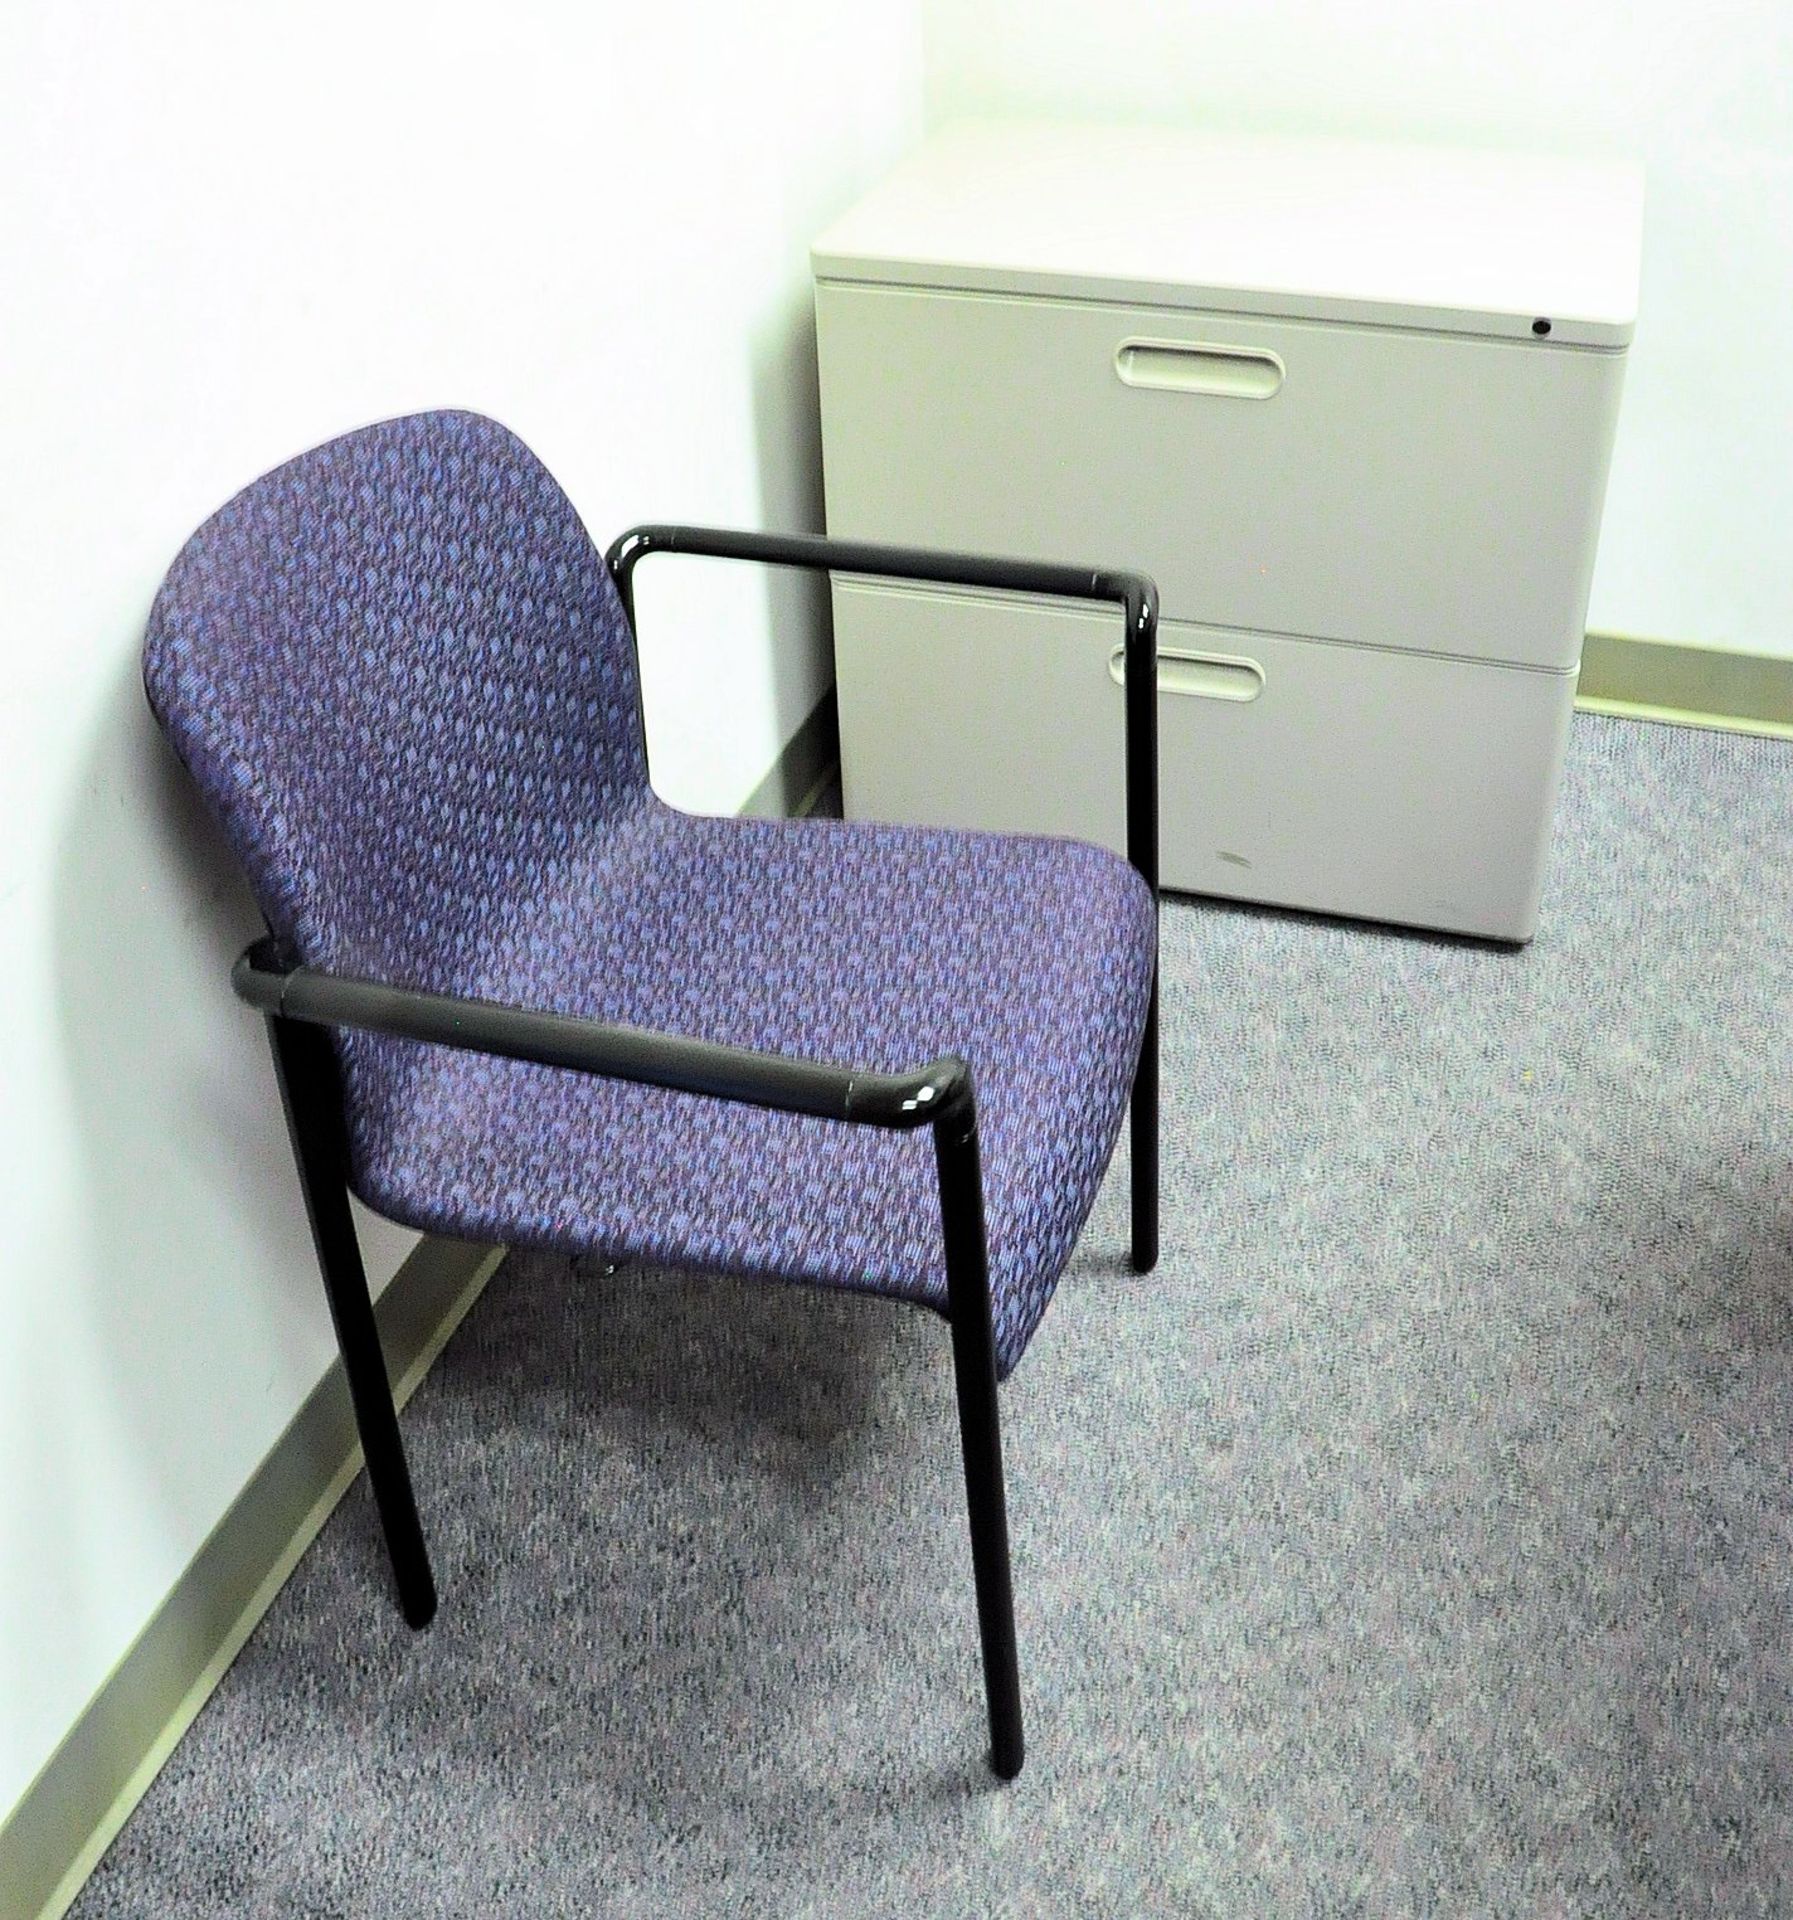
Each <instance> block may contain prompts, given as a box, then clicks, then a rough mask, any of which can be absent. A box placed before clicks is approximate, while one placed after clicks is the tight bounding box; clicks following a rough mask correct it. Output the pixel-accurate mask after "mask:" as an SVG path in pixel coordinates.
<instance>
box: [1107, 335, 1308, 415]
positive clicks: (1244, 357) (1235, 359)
mask: <svg viewBox="0 0 1793 1920" xmlns="http://www.w3.org/2000/svg"><path fill="white" fill-rule="evenodd" d="M1114 370H1115V372H1116V373H1118V374H1119V375H1120V376H1121V378H1122V379H1123V380H1125V381H1126V383H1127V385H1128V386H1130V387H1161V388H1164V389H1165V390H1166V391H1168V392H1172V393H1214V394H1220V395H1222V396H1223V397H1225V398H1227V399H1230V400H1268V399H1269V398H1270V396H1271V395H1272V394H1273V393H1275V392H1276V390H1277V389H1278V388H1279V387H1280V386H1281V385H1282V381H1283V363H1282V360H1281V358H1280V357H1279V356H1278V355H1277V354H1274V353H1271V352H1270V351H1269V350H1268V349H1267V348H1263V347H1213V346H1207V345H1204V344H1203V343H1202V342H1200V341H1191V340H1123V341H1122V342H1121V344H1120V345H1119V346H1118V347H1116V348H1115V350H1114Z"/></svg>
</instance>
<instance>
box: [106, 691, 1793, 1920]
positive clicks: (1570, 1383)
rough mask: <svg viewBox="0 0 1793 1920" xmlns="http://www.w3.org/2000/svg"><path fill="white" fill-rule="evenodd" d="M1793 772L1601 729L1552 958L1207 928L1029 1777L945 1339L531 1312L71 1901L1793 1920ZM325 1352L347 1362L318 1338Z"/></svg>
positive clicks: (1708, 741)
mask: <svg viewBox="0 0 1793 1920" xmlns="http://www.w3.org/2000/svg"><path fill="white" fill-rule="evenodd" d="M1790 874H1793V748H1790V747H1788V746H1787V745H1785V744H1783V743H1779V742H1771V741H1756V740H1745V739H1738V738H1734V737H1726V736H1720V735H1715V734H1702V733H1696V732H1691V731H1684V730H1678V729H1673V728H1663V727H1651V726H1643V725H1637V724H1627V723H1623V722H1617V721H1607V720H1597V719H1590V718H1586V717H1583V718H1580V719H1578V721H1577V723H1576V726H1575V734H1574V743H1573V747H1572V751H1571V758H1570V764H1569V770H1568V775H1567V784H1566V789H1565V792H1564V796H1563V803H1562V814H1561V824H1560V831H1559V837H1558V840H1557V848H1556V857H1555V862H1554V867H1553V874H1552V879H1551V882H1550V887H1549V892H1548V897H1547V901H1546V906H1545V913H1544V921H1543V928H1542V931H1541V932H1540V934H1539V936H1538V938H1537V940H1536V942H1535V943H1534V944H1533V945H1532V946H1531V947H1530V948H1529V949H1527V950H1526V951H1524V952H1513V951H1506V950H1495V949H1492V948H1489V947H1487V946H1484V945H1479V944H1476V943H1474V942H1468V941H1457V940H1447V939H1438V938H1430V937H1426V936H1423V935H1417V934H1402V933H1396V932H1388V931H1379V930H1375V929H1370V928H1364V927H1358V926H1347V925H1341V924H1335V923H1329V922H1325V921H1319V920H1313V919H1307V918H1303V917H1301V916H1299V915H1294V914H1282V913H1272V912H1262V911H1254V910H1252V909H1249V908H1235V907H1223V906H1218V905H1206V904H1201V903H1197V902H1192V901H1175V902H1171V903H1169V904H1168V905H1167V908H1166V911H1165V916H1164V1013H1165V1022H1166V1027H1165V1072H1164V1087H1165V1096H1166V1106H1165V1221H1164V1247H1165V1253H1164V1260H1163V1264H1162V1266H1161V1267H1160V1268H1159V1270H1158V1271H1157V1272H1156V1273H1155V1274H1153V1275H1151V1276H1149V1277H1147V1278H1139V1277H1137V1276H1135V1275H1133V1274H1131V1273H1129V1272H1128V1271H1127V1268H1126V1265H1125V1258H1124V1256H1125V1201H1126V1181H1125V1162H1124V1148H1123V1158H1122V1159H1121V1160H1120V1161H1117V1163H1116V1166H1115V1169H1114V1171H1113V1172H1112V1174H1111V1175H1110V1178H1109V1181H1108V1184H1107V1187H1106V1188H1105V1190H1104V1193H1103V1196H1102V1198H1101V1200H1100V1202H1099V1203H1098V1206H1097V1210H1096V1214H1095V1216H1094V1218H1093V1219H1092V1221H1091V1223H1090V1226H1089V1228H1088V1230H1087V1232H1086V1233H1085V1236H1084V1239H1083V1242H1082V1245H1081V1247H1080V1250H1079V1252H1078V1254H1077V1256H1076V1260H1075V1263H1074V1265H1073V1266H1072V1268H1071V1271H1070V1273H1069V1274H1068V1275H1067V1277H1066V1279H1065V1282H1064V1284H1063V1286H1062V1287H1061V1289H1060V1292H1059V1296H1058V1299H1057V1300H1056V1302H1055V1303H1054V1305H1053V1306H1052V1308H1051V1309H1050V1310H1049V1312H1048V1314H1047V1317H1046V1320H1045V1323H1044V1325H1043V1327H1042V1329H1041V1332H1040V1335H1039V1337H1038V1339H1037V1340H1036V1341H1035V1343H1034V1345H1033V1348H1032V1350H1031V1351H1030V1352H1029V1354H1028V1355H1027V1358H1026V1360H1025V1361H1024V1362H1023V1364H1022V1366H1021V1368H1020V1369H1019V1371H1018V1372H1017V1373H1016V1375H1015V1377H1014V1379H1013V1380H1012V1381H1011V1382H1010V1383H1009V1385H1008V1386H1007V1387H1005V1389H1004V1391H1003V1413H1004V1420H1005V1426H1006V1439H1007V1448H1008V1461H1009V1484H1010V1502H1011V1514H1012V1523H1013V1529H1014V1543H1015V1571H1016V1579H1017V1591H1018V1604H1019V1617H1020V1631H1021V1650H1022V1672H1023V1679H1024V1683H1025V1688H1026V1700H1027V1709H1028V1715H1029V1725H1028V1733H1029V1757H1028V1764H1027V1770H1026V1772H1025V1773H1024V1774H1023V1775H1022V1777H1021V1778H1020V1779H1019V1780H1018V1781H1017V1782H1016V1783H1015V1784H1014V1785H1013V1786H1012V1787H1009V1788H1006V1789H1005V1788H1001V1787H999V1786H998V1785H996V1783H995V1782H994V1781H993V1780H992V1778H991V1777H990V1775H989V1773H988V1772H987V1771H986V1768H985V1765H984V1751H985V1745H986V1736H985V1728H984V1721H983V1700H982V1693H981V1685H980V1679H979V1668H978V1660H977V1648H976V1630H975V1622H974V1616H973V1611H972V1594H971V1576H970V1567H969V1560H968V1552H967V1546H966V1539H965V1526H964V1516H963V1492H962V1484H961V1481H960V1478H959V1461H958V1453H957V1440H956V1432H955V1427H954V1419H953V1409H952V1385H951V1370H950V1364H949V1358H948V1350H947V1336H946V1330H945V1328H944V1326H943V1325H942V1324H941V1323H940V1322H938V1321H936V1320H934V1319H932V1318H931V1317H928V1316H925V1315H924V1314H922V1313H921V1312H919V1311H916V1310H914V1309H910V1308H904V1307H901V1306H897V1305H893V1304H890V1303H887V1302H880V1301H876V1300H870V1299H848V1298H841V1297H826V1296H823V1295H819V1294H813V1293H808V1292H803V1291H800V1290H797V1289H792V1288H787V1287H780V1286H776V1285H767V1284H763V1283H762V1284H744V1283H740V1282H730V1281H726V1280H716V1279H700V1278H692V1277H689V1276H684V1275H678V1274H670V1273H655V1272H641V1271H624V1272H620V1273H616V1274H613V1275H609V1274H604V1273H602V1272H600V1271H597V1270H595V1269H586V1270H569V1268H568V1267H567V1266H566V1264H565V1263H560V1262H555V1261H552V1260H546V1259H541V1258H527V1259H525V1258H515V1259H513V1260H511V1261H510V1262H509V1263H508V1264H507V1265H506V1267H505V1268H504V1269H503V1271H502V1272H501V1273H500V1275H499V1276H498V1277H497V1279H495V1280H494V1281H493V1283H492V1285H491V1286H490V1288H489V1289H488V1290H487V1292H486V1294H485V1296H484V1298H483V1299H482V1300H481V1302H480V1304H479V1305H478V1306H477V1307H476V1308H475V1310H474V1312H473V1314H472V1315H471V1316H470V1318H469V1319H468V1321H467V1323H466V1325H465V1327H464V1328H463V1329H462V1331H461V1332H460V1333H459V1335H457V1337H456V1338H455V1340H454V1341H453V1342H452V1344H451V1345H450V1346H449V1348H448V1350H447V1352H446V1353H445V1355H444V1356H443V1358H442V1360H441V1362H440V1363H439V1365H438V1367H437V1369H436V1371H435V1373H434V1374H433V1376H432V1377H431V1378H430V1380H429V1381H428V1382H426V1383H425V1385H424V1387H423V1389H422V1390H421V1391H420V1392H419V1394H418V1395H417V1398H416V1400H415V1401H414V1402H413V1404H412V1406H411V1408H410V1410H409V1412H408V1413H407V1414H406V1416H405V1433H406V1438H407V1441H408V1443H409V1446H410V1450H411V1459H412V1465H413V1469H414V1471H415V1473H416V1475H417V1479H418V1484H419V1487H420V1489H421V1494H422V1502H423V1508H424V1516H425V1524H426V1527H427V1528H428V1531H429V1534H430V1538H431V1542H432V1546H433V1549H434V1553H435V1559H436V1569H437V1575H438V1579H439V1581H440V1583H441V1587H442V1590H443V1595H444V1598H443V1606H442V1611H441V1614H440V1616H439V1618H438V1620H437V1622H436V1624H435V1626H434V1627H433V1628H432V1629H431V1630H430V1631H429V1632H428V1633H426V1634H424V1635H422V1636H420V1637H417V1638H413V1637H412V1636H411V1635H410V1634H409V1633H407V1632H406V1630H405V1628H404V1626H403V1624H402V1623H401V1621H400V1619H399V1616H398V1613H397V1611H396V1608H395V1606H394V1604H393V1602H392V1599H391V1595H390V1590H389V1587H388V1583H387V1575H386V1568H385V1564H384V1561H383V1557H382V1554H381V1550H380V1546H379V1540H378V1535H377V1531H376V1526H375V1522H374V1518H373V1514H372V1509H371V1504H370V1502H369V1499H368V1497H367V1494H366V1490H365V1487H364V1486H363V1485H359V1484H358V1485H357V1487H356V1488H355V1489H354V1490H353V1492H352V1493H351V1494H350V1496H349V1498H348V1499H347V1500H346V1501H345V1502H344V1504H343V1506H342V1508H341V1509H340V1510H339V1511H338V1513H337V1515H336V1516H335V1518H334V1519H333V1520H332V1521H331V1523H330V1525H329V1526H328V1527H327V1528H326V1530H325V1532H324V1533H323V1535H322V1537H321V1538H320V1539H319V1541H318V1544H317V1546H316V1547H315V1549H314V1550H313V1551H312V1552H311V1553H310V1555H309V1556H308V1557H307V1558H306V1560H305V1561H304V1562H303V1564H302V1565H301V1566H300V1568H299V1569H298V1571H297V1573H296V1574H295V1575H294V1577H293V1579H292V1581H291V1582H290V1584H289V1585H288V1587H287V1588H286V1590H285V1592H284V1593H283V1594H282V1595H281V1597H280V1598H279V1600H278V1601H277V1602H276V1603H275V1605H274V1607H273V1609H272V1610H271V1612H270V1613H269V1614H268V1616H267V1619H266V1620H265V1622H264V1623H263V1625H262V1626H261V1628H260V1629H259V1631H258V1632H257V1633H256V1635H255V1636H254V1638H253V1639H252V1641H251V1642H250V1644H249V1645H248V1647H247V1648H246V1649H245V1651H244V1652H243V1654H242V1656H241V1658H240V1659H239V1660H238V1661H237V1663H236V1665H235V1667H234V1668H233V1669H232V1671H231V1672H230V1674H229V1675H228V1677H227V1678H226V1680H225V1681H224V1683H223V1685H222V1687H221V1688H220V1689H219V1691H218V1694H217V1696H216V1698H215V1699H214V1701H213V1702H212V1704H211V1706H210V1707H209V1708H208V1709H207V1710H206V1712H205V1713H204V1714H203V1716H202V1717H201V1718H200V1720H199V1721H198V1722H197V1724H196V1725H195V1727H194V1728H193V1731H192V1732H191V1734H190V1735H189V1736H188V1738H187V1740H186V1741H185V1743H184V1744H183V1745H182V1747H181V1748H180V1750H179V1751H178V1753H177V1754H176V1755H175V1757H174V1758H173V1760H172V1761H171V1762H170V1764H169V1766H168V1767H167V1769H166V1771H165V1772H164V1773H163V1775H162V1777H161V1779H160V1780H159V1782H158V1783H157V1784H156V1786H155V1787H154V1788H153V1790H152V1791H151V1793H150V1794H149V1796H148V1798H147V1799H146V1800H145V1802H144V1803H143V1806H142V1808H141V1809H140V1810H139V1812H138V1813H137V1815H136V1816H135V1818H134V1819H133V1820H132V1821H131V1823H130V1825H129V1826H128V1827H127V1829H126V1830H125V1832H124V1834H123V1836H122V1837H121V1838H120V1840H119V1841H118V1843H117V1845H116V1846H115V1847H114V1848H113V1850H112V1852H111V1854H110V1856H109V1857H108V1858H107V1859H106V1861H105V1862H104V1863H103V1864H102V1866H101V1868H100V1870H99V1872H98V1874H97V1875H96V1876H95V1878H94V1880H93V1881H92V1883H91V1884H90V1886H89V1888H88V1890H87V1892H86V1893H85V1894H84V1895H83V1897H82V1898H81V1900H80V1901H79V1903H78V1904H77V1906H76V1908H75V1912H76V1913H77V1915H78V1916H79V1917H80V1920H102V1916H119V1915H132V1916H136V1915H158V1916H159V1915H180V1916H184V1917H192V1920H212V1917H213V1916H217V1920H223V1917H224V1916H227V1915H228V1916H231V1917H232V1920H240V1917H241V1916H263V1915H333V1916H335V1915H340V1916H357V1920H359V1916H370V1917H371V1916H380V1917H381V1920H403V1917H404V1916H425V1915H431V1916H433V1915H469V1916H471V1915H482V1916H484V1915H493V1914H502V1915H510V1914H517V1915H531V1916H548V1915H553V1916H559V1915H566V1916H572V1915H579V1916H586V1915H663V1914H665V1915H701V1914H727V1915H735V1914H752V1915H762V1914H763V1915H780V1916H783V1915H816V1916H827V1917H829V1920H833V1917H834V1916H856V1915H879V1916H892V1915H897V1916H901V1915H912V1914H914V1915H936V1914H938V1915H952V1916H961V1915H969V1916H986V1915H989V1916H1016V1917H1017V1920H1019V1917H1021V1916H1031V1915H1059V1914H1063V1915H1077V1916H1082V1915H1116V1916H1135V1915H1151V1914H1174V1915H1181V1914H1189V1915H1227V1916H1232V1915H1249V1916H1254V1917H1255V1916H1281V1915H1300V1916H1307V1915H1347V1914H1362V1915H1391V1914H1401V1915H1405V1914H1438V1915H1453V1916H1454V1915H1481V1914H1486V1915H1498V1916H1513V1915H1531V1914H1549V1915H1556V1914H1601V1915H1631V1914H1652V1915H1654V1914H1661V1915H1674V1916H1685V1915H1705V1914H1714V1915H1716V1914H1723V1915H1745V1914H1758V1913H1759V1914H1784V1913H1788V1912H1793V1695H1790V1690H1789V1689H1790V1683H1793V1663H1790V1659H1789V1650H1790V1649H1793V1486H1790V1484H1789V1472H1788V1467H1789V1461H1790V1459H1793V1095H1790V1092H1789V1089H1790V1087H1793V1080H1790V1078H1789V1055H1790V1052H1793V881H1790V878H1789V876H1790ZM318 1311H319V1313H320V1315H321V1314H322V1313H323V1311H324V1309H323V1306H322V1302H321V1299H320V1303H319V1307H318Z"/></svg>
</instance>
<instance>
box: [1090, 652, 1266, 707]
mask: <svg viewBox="0 0 1793 1920" xmlns="http://www.w3.org/2000/svg"><path fill="white" fill-rule="evenodd" d="M1108 677H1109V679H1110V680H1112V681H1113V682H1114V684H1115V685H1116V686H1117V687H1124V686H1125V685H1126V684H1127V649H1126V648H1125V647H1116V648H1115V650H1114V651H1113V653H1111V654H1110V655H1109V656H1108ZM1158 691H1159V692H1160V693H1184V694H1190V695H1193V696H1194V697H1195V698H1196V699H1198V700H1255V699H1256V698H1257V697H1258V695H1259V694H1260V693H1262V692H1263V691H1264V669H1263V668H1262V667H1260V666H1259V665H1258V663H1257V662H1256V661H1255V660H1243V659H1240V658H1238V657H1237V656H1236V655H1234V654H1229V653H1184V652H1182V651H1181V650H1180V649H1179V648H1176V647H1160V648H1159V649H1158Z"/></svg>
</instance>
